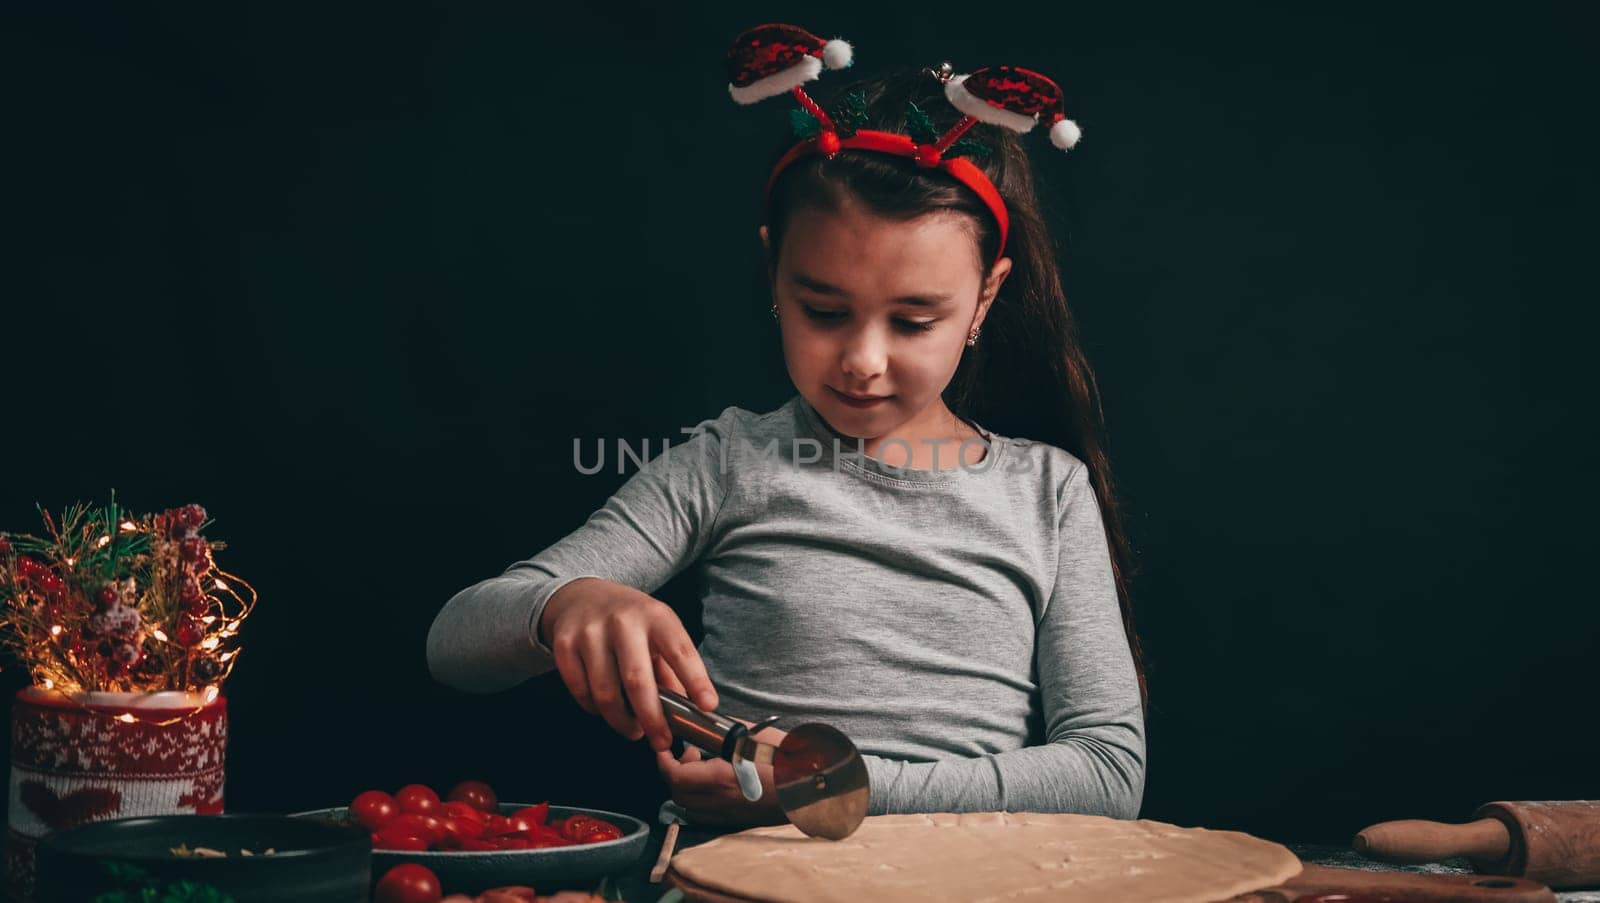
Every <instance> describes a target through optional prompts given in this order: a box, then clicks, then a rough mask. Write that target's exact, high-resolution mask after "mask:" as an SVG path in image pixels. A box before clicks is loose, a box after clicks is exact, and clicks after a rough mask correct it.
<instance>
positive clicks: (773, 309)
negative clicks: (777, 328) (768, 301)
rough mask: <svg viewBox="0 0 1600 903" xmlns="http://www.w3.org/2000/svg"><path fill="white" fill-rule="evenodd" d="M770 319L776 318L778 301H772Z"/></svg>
mask: <svg viewBox="0 0 1600 903" xmlns="http://www.w3.org/2000/svg"><path fill="white" fill-rule="evenodd" d="M772 319H774V320H776V319H778V302H776V301H774V302H772Z"/></svg>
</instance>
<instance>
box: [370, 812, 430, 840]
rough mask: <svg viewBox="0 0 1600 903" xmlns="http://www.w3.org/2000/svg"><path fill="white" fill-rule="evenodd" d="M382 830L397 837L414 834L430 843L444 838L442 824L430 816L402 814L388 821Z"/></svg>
mask: <svg viewBox="0 0 1600 903" xmlns="http://www.w3.org/2000/svg"><path fill="white" fill-rule="evenodd" d="M383 830H384V831H390V832H393V833H394V834H397V835H399V834H414V835H416V836H417V837H421V838H422V839H423V840H426V841H429V842H430V843H431V842H433V841H435V840H438V839H439V838H441V837H443V836H444V822H443V821H441V820H440V819H437V818H434V817H433V816H431V815H418V814H416V813H415V812H402V813H400V814H399V815H396V816H395V817H394V818H391V819H389V823H388V824H386V825H384V826H383ZM379 833H382V832H379Z"/></svg>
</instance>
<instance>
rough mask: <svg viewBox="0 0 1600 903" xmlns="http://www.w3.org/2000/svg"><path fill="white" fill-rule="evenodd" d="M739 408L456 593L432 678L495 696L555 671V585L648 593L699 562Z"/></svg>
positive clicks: (433, 637)
mask: <svg viewBox="0 0 1600 903" xmlns="http://www.w3.org/2000/svg"><path fill="white" fill-rule="evenodd" d="M736 410H737V409H736V408H731V407H730V408H727V409H725V410H724V411H723V412H722V415H721V416H720V417H718V418H717V419H715V420H706V421H702V422H701V423H700V424H699V425H698V426H697V427H696V428H695V429H694V431H692V433H691V435H690V436H689V437H688V438H687V439H686V440H685V441H683V442H680V443H679V444H677V445H674V446H671V447H669V448H667V449H666V450H665V451H663V452H662V453H661V454H659V455H657V456H656V457H654V458H652V459H650V460H649V461H648V462H647V463H646V464H645V465H644V466H642V467H640V469H639V470H638V471H637V472H636V473H634V475H633V476H631V477H629V478H628V480H627V481H626V482H624V483H623V485H622V487H621V488H620V489H618V490H617V491H616V493H615V494H613V495H612V496H611V497H610V498H609V499H607V500H606V503H605V504H604V505H603V506H602V507H601V508H600V509H599V510H597V511H595V512H594V513H593V514H591V515H589V518H588V519H587V520H586V521H585V522H584V523H583V525H582V526H580V527H578V528H577V529H576V530H574V531H572V532H571V533H569V534H567V535H566V536H564V537H562V538H561V539H560V540H558V541H557V542H556V543H555V544H553V545H551V546H550V547H548V548H546V549H544V550H543V551H541V552H539V553H538V554H537V555H534V556H533V557H532V558H529V559H527V560H525V561H519V562H517V563H515V564H513V565H511V566H510V567H509V568H507V569H506V571H505V573H503V574H500V575H499V576H497V577H491V578H489V579H487V580H483V581H480V582H478V583H475V584H473V585H472V586H469V587H467V588H466V589H464V590H462V591H460V592H459V593H456V594H455V595H454V596H452V597H451V598H450V600H449V601H448V602H446V603H445V605H444V608H443V609H441V610H440V611H439V614H438V615H436V616H435V617H434V620H433V625H432V627H430V628H429V630H428V642H427V657H428V670H429V671H430V672H431V673H432V674H433V677H434V679H435V680H437V681H439V682H440V683H443V684H446V685H448V686H451V687H455V688H456V689H459V690H465V691H468V692H476V693H492V692H496V691H499V690H504V689H508V688H510V687H513V686H516V685H517V684H519V683H522V682H523V681H525V680H527V679H528V678H530V677H535V676H538V675H540V674H544V673H545V672H547V671H551V670H553V669H554V668H555V656H554V654H553V653H552V652H551V651H550V649H549V648H548V647H547V646H545V645H544V644H543V643H541V642H539V636H538V624H539V618H540V616H541V615H543V613H544V607H545V604H546V603H547V602H548V601H549V600H550V597H551V596H553V595H555V593H556V591H557V590H559V589H560V588H561V587H563V586H566V585H567V584H568V583H571V582H572V581H574V580H577V579H579V578H580V577H599V578H602V579H605V580H610V581H613V582H616V583H621V584H624V585H626V586H631V587H633V588H635V589H637V590H640V591H642V592H646V593H650V592H654V591H655V590H657V589H659V588H660V587H661V586H662V585H663V584H665V583H666V582H667V581H668V580H671V579H672V578H673V577H674V576H675V575H677V574H678V573H679V572H680V571H682V570H683V569H684V568H685V567H687V566H688V565H689V564H690V563H692V562H693V561H694V560H695V559H697V558H698V557H699V556H700V554H701V553H702V552H703V550H704V549H705V548H706V546H707V544H708V543H709V541H710V538H711V535H712V528H713V526H714V525H715V523H716V519H717V514H718V512H719V511H720V510H721V506H722V500H723V498H724V496H725V493H726V487H727V481H726V477H727V465H726V457H725V452H724V449H725V448H726V446H727V444H728V441H729V440H728V436H729V432H730V429H731V427H732V426H733V423H734V416H735V414H734V412H735V411H736ZM619 453H620V449H619ZM602 460H604V459H602ZM635 460H637V458H635Z"/></svg>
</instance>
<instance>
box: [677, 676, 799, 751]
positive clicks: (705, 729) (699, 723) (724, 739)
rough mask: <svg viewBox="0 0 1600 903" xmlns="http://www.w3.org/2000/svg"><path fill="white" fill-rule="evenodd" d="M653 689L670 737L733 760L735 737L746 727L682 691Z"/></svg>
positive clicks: (741, 735) (737, 742)
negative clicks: (700, 703) (657, 697)
mask: <svg viewBox="0 0 1600 903" xmlns="http://www.w3.org/2000/svg"><path fill="white" fill-rule="evenodd" d="M656 689H657V691H659V693H660V694H661V710H662V712H664V713H665V714H666V716H667V727H669V728H671V729H672V735H673V736H674V737H677V738H679V739H681V740H683V741H684V742H685V743H693V744H694V745H695V746H698V747H700V748H701V749H703V750H705V751H706V752H708V753H710V754H712V755H714V756H721V757H722V758H724V759H728V760H732V759H733V752H734V748H735V747H737V746H738V744H739V739H740V738H741V737H743V736H745V735H746V734H748V733H749V732H750V729H749V728H747V727H745V726H744V724H742V723H741V722H738V721H735V720H734V719H732V718H729V717H727V716H726V715H718V714H717V713H715V712H707V711H705V710H704V709H702V708H700V707H699V706H697V705H695V704H694V703H693V702H691V701H690V700H689V698H688V697H687V696H684V695H683V694H682V693H674V692H673V691H671V690H668V689H666V688H665V687H657V688H656ZM768 723H771V722H768Z"/></svg>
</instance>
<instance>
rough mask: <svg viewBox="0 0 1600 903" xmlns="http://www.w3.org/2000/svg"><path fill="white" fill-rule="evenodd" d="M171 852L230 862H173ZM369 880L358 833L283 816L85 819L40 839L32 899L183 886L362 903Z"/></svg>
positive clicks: (368, 861)
mask: <svg viewBox="0 0 1600 903" xmlns="http://www.w3.org/2000/svg"><path fill="white" fill-rule="evenodd" d="M177 846H187V847H189V848H190V849H193V848H194V847H210V848H212V849H214V850H220V851H222V852H225V853H227V854H228V855H227V856H226V857H219V858H203V857H185V856H176V855H174V854H173V853H172V848H173V847H177ZM268 849H271V850H273V851H274V852H273V853H271V854H268V853H266V851H267V850H268ZM242 850H250V851H251V852H252V853H254V854H255V855H251V856H244V855H241V851H242ZM371 874H372V841H371V839H370V836H369V835H368V833H367V832H366V831H363V830H360V829H359V828H351V827H348V826H343V825H335V824H329V823H326V822H318V821H309V820H306V819H300V818H290V817H288V816H284V815H163V816H155V817H150V818H119V819H115V820H111V821H99V822H90V823H88V824H83V825H78V826H76V827H73V828H68V829H66V830H64V831H57V832H56V833H54V834H51V835H50V836H48V837H46V838H45V839H44V840H42V841H40V843H39V847H38V883H37V892H36V894H37V898H38V900H39V901H40V903H55V901H63V903H83V901H86V900H93V899H95V898H96V897H98V896H100V895H101V894H112V893H115V892H117V891H123V892H125V893H126V895H127V896H126V899H128V900H138V899H140V892H141V890H142V889H143V888H146V887H154V888H156V889H157V891H158V893H157V894H156V896H155V899H165V897H164V896H162V894H161V893H159V892H160V891H163V890H165V889H166V888H168V887H170V886H171V885H174V884H176V883H178V882H182V881H188V882H193V883H195V884H200V885H209V886H211V887H214V888H216V889H217V890H218V891H221V892H222V893H223V894H226V895H228V896H230V897H232V898H233V899H234V900H235V901H237V903H255V901H267V900H297V901H305V903H365V901H366V900H367V892H368V888H369V886H370V885H371V880H372V879H371Z"/></svg>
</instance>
